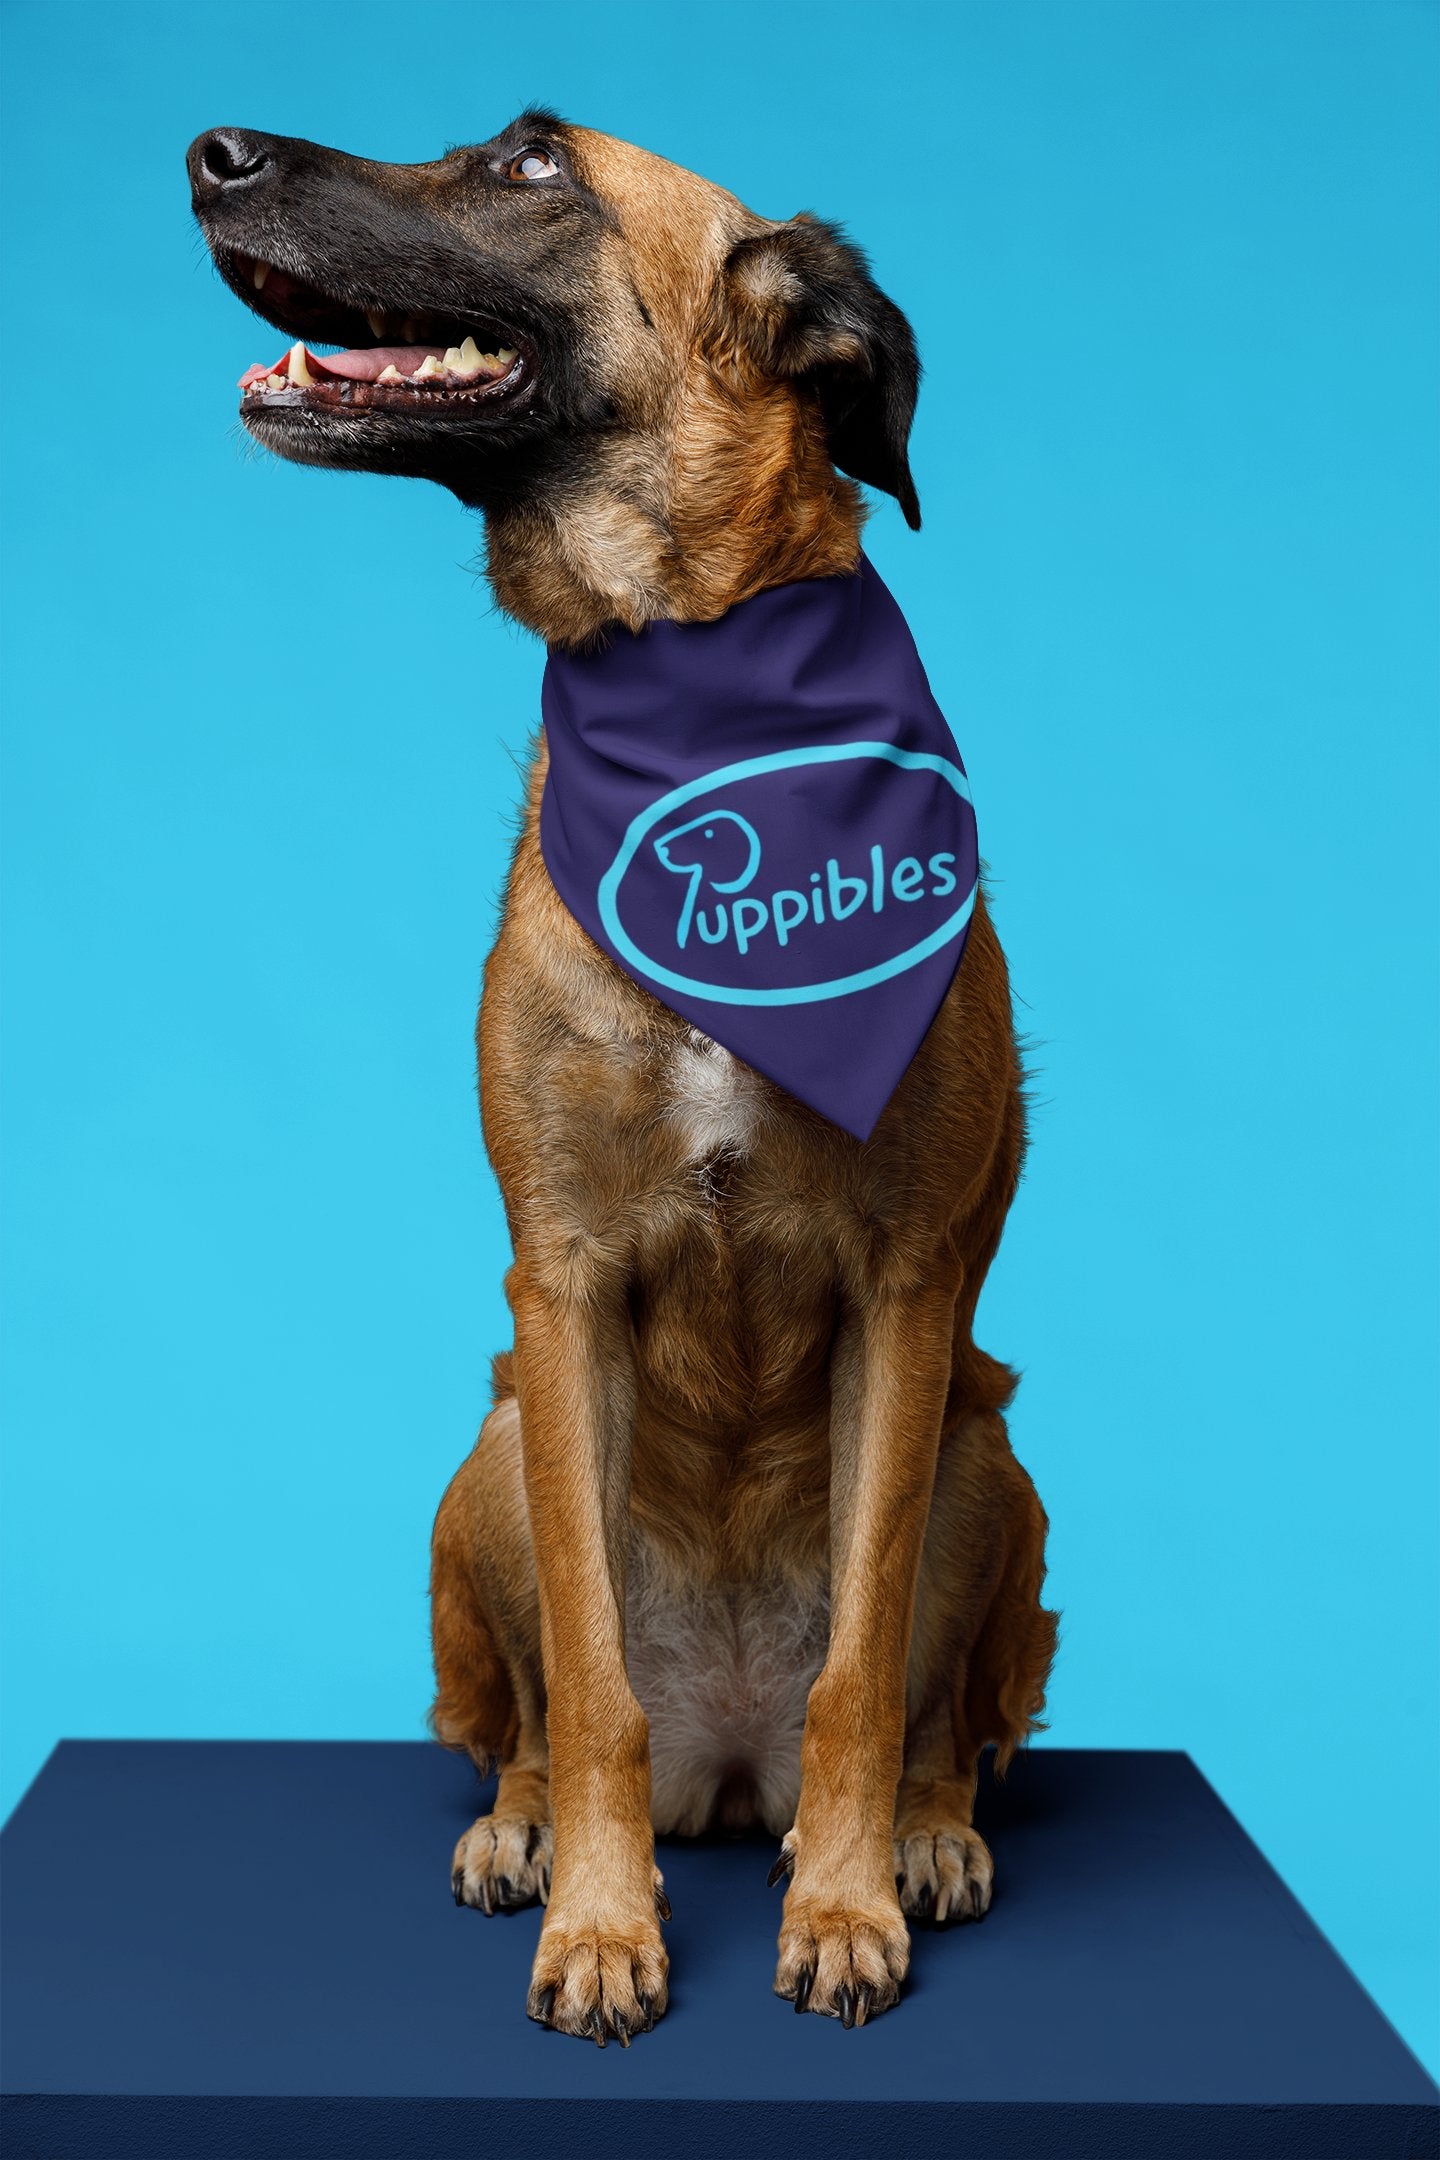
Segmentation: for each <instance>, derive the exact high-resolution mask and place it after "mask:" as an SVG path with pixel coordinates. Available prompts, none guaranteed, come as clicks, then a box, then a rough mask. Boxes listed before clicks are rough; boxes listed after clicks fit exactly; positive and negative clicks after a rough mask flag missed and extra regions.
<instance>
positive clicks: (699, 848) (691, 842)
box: [651, 810, 760, 949]
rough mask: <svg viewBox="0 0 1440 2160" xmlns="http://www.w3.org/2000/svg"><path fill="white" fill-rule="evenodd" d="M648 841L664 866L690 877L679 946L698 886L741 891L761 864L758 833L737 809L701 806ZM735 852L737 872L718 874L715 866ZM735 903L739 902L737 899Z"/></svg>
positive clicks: (685, 934) (677, 938)
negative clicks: (735, 873)
mask: <svg viewBox="0 0 1440 2160" xmlns="http://www.w3.org/2000/svg"><path fill="white" fill-rule="evenodd" d="M651 844H652V846H653V847H654V849H655V853H656V854H657V855H658V856H659V858H660V860H661V862H662V863H663V864H664V865H665V868H666V869H667V870H674V871H676V872H677V873H678V874H679V875H680V876H681V877H684V878H687V879H688V880H689V886H688V890H687V891H686V894H685V900H684V904H683V905H682V907H681V909H680V920H679V922H678V923H677V925H676V929H675V943H676V944H677V945H678V946H680V947H681V948H682V949H683V947H684V945H685V941H686V939H687V938H688V937H689V935H690V923H691V919H692V917H693V916H694V913H695V902H696V899H697V898H698V896H699V892H700V888H701V886H702V885H703V884H708V885H709V886H710V888H711V890H712V891H713V892H717V893H738V892H743V891H744V889H745V887H746V886H747V885H748V884H749V883H750V880H751V879H752V878H753V877H754V875H755V873H756V871H757V870H758V869H759V867H760V835H759V833H757V832H756V830H755V828H754V826H753V825H752V824H751V823H750V821H749V819H748V818H743V817H741V815H740V813H739V812H738V811H737V810H702V811H701V813H700V815H699V816H698V817H692V818H687V819H686V821H685V823H684V824H683V825H672V827H671V828H670V830H669V832H664V833H661V835H660V837H659V839H658V840H656V841H653V842H652V843H651ZM737 852H738V853H739V854H740V855H741V856H742V857H743V860H742V862H741V865H740V870H739V873H738V875H737V876H735V877H717V876H716V875H715V872H716V868H717V867H718V866H719V865H720V864H724V863H726V861H727V858H730V859H733V858H734V857H735V855H736V854H737ZM735 904H736V906H737V907H738V906H739V902H738V901H737V902H736V903H735ZM755 904H756V903H755V902H753V901H752V903H751V905H752V906H754V905H755Z"/></svg>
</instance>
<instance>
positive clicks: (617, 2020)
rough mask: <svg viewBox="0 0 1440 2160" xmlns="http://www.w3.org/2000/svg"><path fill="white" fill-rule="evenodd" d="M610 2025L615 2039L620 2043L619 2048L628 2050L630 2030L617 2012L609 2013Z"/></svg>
mask: <svg viewBox="0 0 1440 2160" xmlns="http://www.w3.org/2000/svg"><path fill="white" fill-rule="evenodd" d="M610 2024H611V2028H612V2030H613V2032H614V2034H615V2037H616V2039H617V2040H618V2041H619V2042H620V2045H621V2047H622V2048H628V2047H629V2045H630V2028H629V2026H628V2025H627V2024H626V2022H625V2020H624V2018H623V2017H621V2015H620V2012H619V2011H618V2010H612V2011H611V2013H610Z"/></svg>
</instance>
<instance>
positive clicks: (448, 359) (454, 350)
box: [441, 345, 460, 374]
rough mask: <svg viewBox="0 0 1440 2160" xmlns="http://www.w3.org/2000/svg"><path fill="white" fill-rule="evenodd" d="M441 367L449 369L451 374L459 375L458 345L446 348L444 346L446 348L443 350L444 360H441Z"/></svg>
mask: <svg viewBox="0 0 1440 2160" xmlns="http://www.w3.org/2000/svg"><path fill="white" fill-rule="evenodd" d="M441 365H442V366H443V367H447V368H449V369H450V371H451V373H452V374H458V373H459V369H460V347H459V346H458V345H447V346H446V348H445V358H444V360H443V361H442V362H441Z"/></svg>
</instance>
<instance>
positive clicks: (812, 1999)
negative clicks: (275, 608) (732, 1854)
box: [775, 1890, 910, 2026]
mask: <svg viewBox="0 0 1440 2160" xmlns="http://www.w3.org/2000/svg"><path fill="white" fill-rule="evenodd" d="M909 1965H910V1938H909V1936H908V1935H907V1934H906V1932H905V1922H904V1920H903V1919H902V1918H901V1914H900V1907H899V1905H898V1904H897V1903H895V1902H894V1901H893V1900H892V1901H891V1903H890V1904H889V1905H888V1907H887V1906H886V1905H885V1904H883V1903H880V1902H877V1903H876V1904H875V1905H873V1907H872V1906H867V1907H865V1908H863V1909H861V1910H856V1911H845V1910H841V1909H837V1908H836V1907H834V1906H833V1905H823V1904H821V1903H820V1902H819V1901H818V1900H812V1899H808V1898H803V1897H797V1896H796V1894H795V1892H794V1891H793V1890H792V1891H791V1892H790V1894H789V1896H788V1897H787V1898H786V1900H785V1917H784V1920H783V1921H782V1923H781V1927H780V1958H779V1962H778V1963H777V1965H776V1967H775V1993H776V1994H777V1995H783V1996H784V1998H785V2000H786V2001H787V2002H792V2003H794V2005H795V2008H796V2009H797V2010H815V2011H818V2012H819V2014H820V2015H821V2016H822V2017H833V2018H839V2020H840V2022H841V2024H842V2025H845V2026H851V2025H864V2024H865V2023H867V2021H868V2020H869V2019H871V2018H873V2017H878V2016H879V2015H880V2012H881V2011H882V2010H888V2009H890V2008H891V2006H892V2005H893V2004H894V2003H896V2002H898V2001H899V1999H900V1983H901V1981H902V1980H903V1979H904V1978H905V1974H906V1972H907V1970H908V1969H909Z"/></svg>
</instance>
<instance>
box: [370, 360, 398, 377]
mask: <svg viewBox="0 0 1440 2160" xmlns="http://www.w3.org/2000/svg"><path fill="white" fill-rule="evenodd" d="M375 380H376V382H404V380H405V377H404V376H403V375H402V374H401V372H400V370H399V368H398V367H396V365H395V363H394V361H393V360H392V361H391V363H390V365H389V367H387V368H386V369H385V371H384V373H383V374H381V375H377V376H376V378H375Z"/></svg>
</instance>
